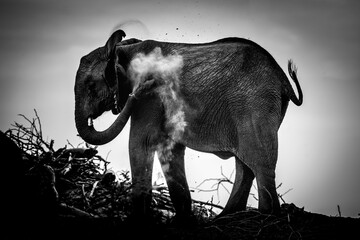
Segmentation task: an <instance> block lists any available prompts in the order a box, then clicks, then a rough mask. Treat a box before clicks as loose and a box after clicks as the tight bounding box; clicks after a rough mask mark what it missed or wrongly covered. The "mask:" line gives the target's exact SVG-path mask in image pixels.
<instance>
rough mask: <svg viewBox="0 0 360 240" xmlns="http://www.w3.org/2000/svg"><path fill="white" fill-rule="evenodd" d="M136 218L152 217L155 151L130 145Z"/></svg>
mask: <svg viewBox="0 0 360 240" xmlns="http://www.w3.org/2000/svg"><path fill="white" fill-rule="evenodd" d="M129 148H130V167H131V178H132V204H133V215H134V216H139V217H143V216H148V217H149V216H151V213H150V212H149V211H150V205H151V197H152V170H153V163H154V153H155V149H151V148H145V147H136V146H135V144H133V143H131V142H130V144H129Z"/></svg>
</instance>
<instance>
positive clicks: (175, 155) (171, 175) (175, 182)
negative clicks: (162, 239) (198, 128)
mask: <svg viewBox="0 0 360 240" xmlns="http://www.w3.org/2000/svg"><path fill="white" fill-rule="evenodd" d="M159 146H160V147H159V148H158V156H159V160H160V164H161V168H162V170H163V173H164V176H165V179H166V182H167V185H168V188H169V193H170V197H171V200H172V203H173V205H174V208H175V210H176V218H177V220H178V221H180V222H183V221H186V220H187V219H188V218H189V217H190V216H191V196H190V191H189V187H188V184H187V181H186V176H185V163H184V155H185V146H184V145H182V144H178V143H174V142H172V143H170V145H169V143H168V142H166V143H164V144H163V145H159Z"/></svg>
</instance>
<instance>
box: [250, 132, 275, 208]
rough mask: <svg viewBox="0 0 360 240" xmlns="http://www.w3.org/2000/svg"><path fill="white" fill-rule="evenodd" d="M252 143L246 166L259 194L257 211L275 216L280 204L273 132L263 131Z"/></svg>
mask: <svg viewBox="0 0 360 240" xmlns="http://www.w3.org/2000/svg"><path fill="white" fill-rule="evenodd" d="M254 136H256V137H255V138H254V139H253V140H252V141H251V142H252V150H251V151H250V152H251V154H250V155H249V156H250V157H251V159H249V160H250V162H249V163H248V165H249V166H250V168H251V169H252V170H253V172H254V174H255V178H256V182H257V187H258V193H259V211H260V212H262V213H269V214H277V213H278V212H279V211H280V203H279V199H278V195H277V192H276V185H275V167H276V162H277V151H278V141H277V133H276V132H274V131H270V130H268V131H264V129H263V131H262V132H261V135H260V134H259V135H254Z"/></svg>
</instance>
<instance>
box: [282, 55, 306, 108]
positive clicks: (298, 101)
mask: <svg viewBox="0 0 360 240" xmlns="http://www.w3.org/2000/svg"><path fill="white" fill-rule="evenodd" d="M288 71H289V75H290V77H291V79H292V80H293V81H294V83H295V86H296V88H297V91H298V95H299V97H296V95H295V92H294V89H293V88H292V87H291V85H290V83H288V84H287V86H286V88H287V93H288V94H287V95H288V97H289V98H290V100H291V101H292V102H293V103H294V104H295V105H296V106H300V105H301V104H302V103H303V93H302V90H301V87H300V83H299V80H298V78H297V74H296V71H297V68H296V66H295V64H294V63H293V61H292V60H289V63H288Z"/></svg>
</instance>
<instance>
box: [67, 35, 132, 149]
mask: <svg viewBox="0 0 360 240" xmlns="http://www.w3.org/2000/svg"><path fill="white" fill-rule="evenodd" d="M123 37H125V33H124V32H123V31H122V30H118V31H116V32H114V33H113V34H112V35H111V36H110V38H109V39H108V41H107V42H106V44H105V46H103V47H100V48H98V49H95V50H94V51H92V52H90V53H89V54H88V55H86V56H84V57H82V58H81V61H80V66H79V69H78V71H77V74H76V82H75V88H74V90H75V123H76V128H77V130H78V132H79V135H80V136H81V137H82V138H83V139H84V140H85V141H86V142H88V143H90V144H94V145H102V144H105V143H108V142H110V141H111V140H113V139H114V138H115V137H116V136H117V135H118V134H119V133H120V132H121V130H122V129H123V127H124V126H125V124H126V122H127V120H128V119H129V117H130V115H131V107H132V103H133V101H134V100H135V98H134V97H129V94H130V93H131V88H130V86H129V84H130V83H129V81H128V80H127V78H126V73H125V70H124V68H123V67H122V66H121V65H119V64H115V61H116V56H115V51H114V49H115V46H116V44H117V43H119V42H121V40H122V38H123ZM110 110H112V112H113V113H114V114H118V113H119V112H120V114H119V115H118V117H117V119H116V120H115V122H114V123H113V124H112V125H111V126H110V127H109V128H108V129H106V130H104V131H97V130H95V128H94V126H93V124H92V120H93V119H95V118H97V117H99V116H100V115H101V114H102V113H104V112H105V111H110ZM120 110H121V111H120Z"/></svg>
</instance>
